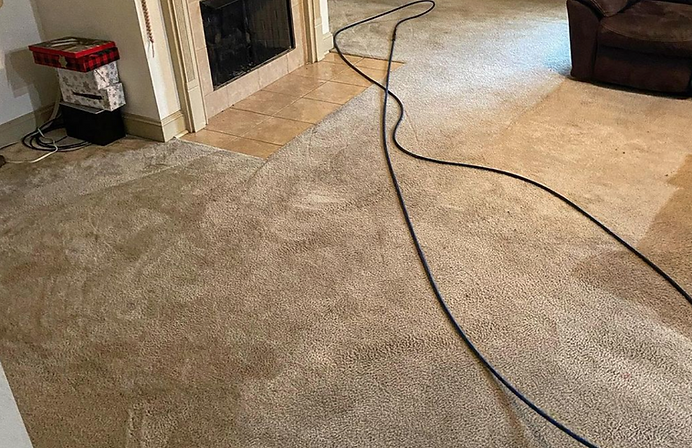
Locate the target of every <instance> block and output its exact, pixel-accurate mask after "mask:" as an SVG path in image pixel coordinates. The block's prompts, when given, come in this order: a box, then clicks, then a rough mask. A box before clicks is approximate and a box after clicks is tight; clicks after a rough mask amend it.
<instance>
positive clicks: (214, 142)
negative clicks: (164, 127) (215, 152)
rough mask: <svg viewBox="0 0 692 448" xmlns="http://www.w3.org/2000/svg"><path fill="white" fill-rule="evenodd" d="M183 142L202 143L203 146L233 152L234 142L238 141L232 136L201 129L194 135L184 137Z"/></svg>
mask: <svg viewBox="0 0 692 448" xmlns="http://www.w3.org/2000/svg"><path fill="white" fill-rule="evenodd" d="M183 140H188V141H191V142H196V143H202V144H204V145H209V146H213V147H215V148H221V149H228V150H231V151H233V150H234V148H235V142H236V141H237V140H238V137H236V136H234V135H228V134H224V133H222V132H215V131H210V130H207V129H202V130H201V131H199V132H195V133H194V134H186V135H184V136H183Z"/></svg>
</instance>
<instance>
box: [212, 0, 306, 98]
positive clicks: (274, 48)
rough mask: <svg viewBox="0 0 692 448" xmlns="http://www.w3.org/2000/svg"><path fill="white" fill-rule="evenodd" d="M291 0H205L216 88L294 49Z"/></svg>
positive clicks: (213, 77)
mask: <svg viewBox="0 0 692 448" xmlns="http://www.w3.org/2000/svg"><path fill="white" fill-rule="evenodd" d="M290 1H291V0H204V1H202V2H200V9H201V10H202V22H203V23H204V38H205V40H206V44H207V54H208V55H209V66H210V69H211V78H212V82H213V84H214V90H216V89H218V88H220V87H222V86H223V85H224V84H227V83H228V82H230V81H232V80H234V79H235V78H237V77H239V76H242V75H244V74H246V73H248V72H250V71H252V70H253V69H255V68H257V67H259V66H260V65H262V64H265V63H267V62H269V61H271V60H272V59H274V58H276V57H278V56H280V55H282V54H284V53H286V52H288V51H290V50H291V49H293V48H295V37H294V35H293V20H292V17H291V7H290Z"/></svg>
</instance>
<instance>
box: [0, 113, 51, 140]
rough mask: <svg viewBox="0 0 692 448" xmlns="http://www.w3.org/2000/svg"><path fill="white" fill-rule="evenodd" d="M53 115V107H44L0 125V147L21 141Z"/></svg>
mask: <svg viewBox="0 0 692 448" xmlns="http://www.w3.org/2000/svg"><path fill="white" fill-rule="evenodd" d="M52 113H53V105H50V106H44V107H42V108H40V109H37V110H35V111H33V112H29V113H28V114H25V115H22V116H21V117H18V118H15V119H14V120H10V121H8V122H7V123H3V124H0V147H2V146H5V145H7V144H9V143H13V142H16V141H19V140H20V139H21V138H22V137H24V136H25V135H26V134H28V133H29V132H31V131H33V130H35V129H36V128H37V127H39V126H40V125H42V124H43V123H45V122H46V121H48V119H49V118H50V116H51V114H52Z"/></svg>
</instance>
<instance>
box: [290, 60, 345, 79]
mask: <svg viewBox="0 0 692 448" xmlns="http://www.w3.org/2000/svg"><path fill="white" fill-rule="evenodd" d="M346 69H348V67H347V66H346V64H336V63H333V62H316V63H314V64H308V65H304V66H303V67H300V68H299V69H297V70H294V71H293V72H291V73H292V74H295V75H299V76H304V77H306V78H313V79H319V80H321V81H329V80H330V79H332V78H333V77H334V76H336V75H338V74H339V73H341V72H342V71H344V70H346Z"/></svg>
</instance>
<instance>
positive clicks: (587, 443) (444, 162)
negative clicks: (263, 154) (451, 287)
mask: <svg viewBox="0 0 692 448" xmlns="http://www.w3.org/2000/svg"><path fill="white" fill-rule="evenodd" d="M423 4H426V5H428V8H427V9H426V10H425V11H423V12H420V13H418V14H415V15H412V16H409V17H406V18H404V19H401V20H399V21H398V22H397V23H396V25H395V27H394V31H393V32H392V38H391V45H390V49H389V56H388V63H387V75H386V79H385V83H384V85H383V84H381V83H379V82H377V81H376V80H374V79H373V78H371V77H370V76H368V75H367V74H365V73H364V72H363V71H362V70H360V69H359V68H358V67H356V66H355V65H354V64H353V63H351V62H350V61H349V60H348V59H347V58H346V57H345V56H344V53H343V52H342V51H341V48H340V47H339V43H338V38H339V36H340V35H341V33H343V32H344V31H347V30H349V29H352V28H355V27H357V26H359V25H362V24H365V23H368V22H372V21H374V20H376V19H379V18H381V17H384V16H387V15H390V14H393V13H395V12H398V11H400V10H402V9H405V8H409V7H411V6H414V5H423ZM434 8H435V2H434V1H433V0H417V1H413V2H410V3H406V4H404V5H401V6H399V7H396V8H393V9H390V10H388V11H385V12H382V13H380V14H377V15H374V16H372V17H368V18H366V19H363V20H360V21H358V22H355V23H352V24H350V25H347V26H345V27H343V28H341V29H340V30H338V31H337V32H336V33H335V34H334V48H335V49H336V51H337V52H338V53H339V56H340V57H341V59H342V60H343V61H344V62H345V63H346V64H347V65H348V66H349V67H350V68H351V69H352V70H354V71H356V72H357V73H358V74H359V75H360V76H362V77H363V78H365V79H367V80H368V81H370V82H371V83H373V84H375V85H376V86H378V87H379V88H380V89H382V90H384V99H383V103H382V121H381V127H382V128H381V132H382V135H381V136H382V145H383V147H384V152H385V156H386V160H387V167H388V169H389V174H390V177H391V179H392V183H393V185H394V189H395V190H396V194H397V198H398V200H399V205H400V206H401V211H402V213H403V215H404V219H405V220H406V226H407V227H408V230H409V233H410V235H411V239H412V240H413V243H414V246H415V248H416V252H417V253H418V258H419V259H420V262H421V264H422V265H423V269H424V270H425V274H426V276H427V278H428V281H429V283H430V286H431V288H432V290H433V292H434V293H435V297H436V298H437V300H438V302H439V303H440V306H441V307H442V309H443V311H444V313H445V314H446V316H447V318H448V319H449V321H450V322H451V323H452V325H453V326H454V328H455V330H456V332H457V334H458V335H459V336H460V337H461V339H462V340H463V341H464V343H465V344H466V346H467V347H468V348H469V349H470V350H471V352H472V353H473V354H474V356H475V357H476V358H477V359H478V360H479V361H480V363H481V364H482V365H483V366H484V367H485V368H486V369H487V370H488V371H489V372H490V373H491V374H492V375H493V377H495V379H497V380H498V381H499V382H500V383H502V385H504V386H505V387H506V388H507V389H508V390H509V391H510V392H511V393H512V394H513V395H514V396H515V397H517V398H518V399H519V400H521V401H522V402H523V403H524V404H526V405H527V406H528V407H529V408H530V409H531V410H533V411H534V412H535V413H537V414H538V415H540V416H541V417H543V418H544V419H545V420H546V421H547V422H548V423H550V424H551V425H553V426H555V427H556V428H557V429H559V430H560V431H562V432H564V433H565V434H567V435H568V436H569V437H571V438H572V439H574V440H575V441H577V442H579V443H580V444H582V445H584V446H586V447H589V448H598V446H597V445H595V444H594V443H592V442H590V441H588V440H587V439H586V438H585V437H583V436H580V435H579V434H577V433H575V432H574V431H572V430H571V429H569V428H568V427H567V426H565V425H564V424H562V423H561V422H559V421H558V420H556V419H555V418H553V417H551V416H550V415H549V414H548V413H547V412H546V411H544V410H543V409H541V408H540V407H538V406H537V405H536V404H534V403H533V402H532V401H531V400H529V399H528V398H527V397H526V396H525V395H524V394H523V393H522V392H521V391H519V390H518V389H517V388H516V387H515V386H513V385H512V384H511V383H510V382H509V381H508V380H507V379H506V378H505V377H504V376H502V374H500V372H498V370H497V369H496V368H495V367H494V366H493V364H492V363H491V362H490V361H488V359H486V357H485V356H484V355H483V354H482V353H481V352H480V350H479V349H478V348H477V347H476V346H475V344H474V343H473V342H472V341H471V339H470V338H469V336H468V335H467V334H466V332H465V331H464V330H463V328H462V327H461V325H460V324H459V322H458V321H457V320H456V318H455V317H454V315H453V314H452V312H451V310H450V308H449V306H448V304H447V301H446V300H445V298H444V296H443V295H442V292H441V291H440V288H439V287H438V285H437V282H436V280H435V277H434V275H433V273H432V269H431V268H430V265H429V263H428V259H427V257H426V255H425V252H424V251H423V248H422V246H421V243H420V241H419V238H418V235H417V234H416V230H415V228H414V225H413V222H412V220H411V216H410V214H409V211H408V207H407V205H406V200H405V198H404V195H403V192H402V189H401V185H400V184H399V179H398V177H397V175H396V171H395V170H394V166H393V163H392V158H391V152H390V147H389V135H388V129H387V127H388V125H387V112H388V106H389V98H390V97H391V98H393V99H394V101H396V103H397V105H398V106H399V117H398V119H397V121H396V124H395V126H394V129H393V131H392V134H391V137H392V141H393V142H394V145H395V146H396V147H397V149H399V150H400V151H402V152H403V153H404V154H406V155H408V156H410V157H413V158H415V159H418V160H423V161H426V162H431V163H436V164H441V165H451V166H459V167H463V168H470V169H475V170H482V171H489V172H492V173H496V174H500V175H503V176H509V177H511V178H514V179H518V180H520V181H522V182H526V183H529V184H531V185H533V186H535V187H538V188H540V189H541V190H543V191H546V192H548V193H550V194H551V195H553V196H554V197H556V198H558V199H560V200H561V201H562V202H564V203H566V204H567V205H569V206H570V207H572V208H573V209H575V210H576V211H578V212H579V213H580V214H582V215H583V216H585V217H587V218H588V219H589V220H590V221H591V222H593V223H594V224H596V225H597V226H598V227H600V228H601V229H602V230H603V231H605V232H606V233H607V234H608V235H610V236H611V237H613V238H614V239H615V240H616V241H618V242H619V243H620V244H622V245H623V246H624V247H625V248H627V249H628V250H629V251H630V252H632V253H633V254H635V255H636V256H637V257H638V258H639V259H640V260H642V261H643V262H644V263H646V264H647V265H648V266H649V267H651V268H652V269H653V270H654V271H655V272H656V273H657V274H658V275H660V276H661V277H662V278H663V279H664V280H666V282H668V283H669V284H670V285H671V286H672V287H673V288H675V290H676V291H678V292H679V293H680V295H682V296H683V297H684V298H685V299H686V300H687V301H688V302H689V303H690V304H692V297H691V296H690V294H689V293H688V292H687V291H685V289H684V288H683V287H682V286H680V285H679V284H678V283H677V282H676V281H675V280H674V279H673V278H672V277H671V276H670V275H668V274H667V273H666V272H665V271H663V269H661V268H660V267H659V266H658V265H656V263H654V262H653V261H651V260H650V259H649V258H648V257H646V255H644V254H643V253H641V252H640V251H639V250H637V249H636V248H635V247H634V246H632V245H631V244H630V243H628V242H627V241H625V240H624V239H623V238H622V237H620V236H619V235H618V234H617V233H615V232H614V231H613V230H611V229H610V228H609V227H608V226H606V225H605V224H603V223H602V222H601V221H599V220H598V219H597V218H596V217H594V216H593V215H591V214H590V213H589V212H587V211H586V210H584V209H583V208H582V207H580V206H579V205H577V204H576V203H575V202H573V201H572V200H570V199H569V198H567V197H566V196H564V195H562V194H561V193H559V192H557V191H555V190H553V189H552V188H550V187H548V186H546V185H543V184H542V183H540V182H538V181H536V180H533V179H530V178H528V177H526V176H522V175H521V174H516V173H513V172H511V171H506V170H502V169H499V168H493V167H489V166H484V165H476V164H471V163H464V162H455V161H448V160H441V159H436V158H433V157H428V156H424V155H421V154H417V153H415V152H412V151H410V150H408V149H407V148H405V147H404V146H403V145H402V144H401V143H400V142H399V140H398V138H397V135H398V131H399V127H400V126H401V123H402V122H403V120H404V114H405V108H404V103H403V101H402V100H401V99H400V98H399V97H398V96H397V95H395V94H394V93H393V92H391V91H390V88H389V87H390V79H391V73H392V61H393V59H394V48H395V44H396V37H397V30H398V29H399V26H400V25H402V24H403V23H405V22H408V21H409V20H413V19H416V18H418V17H422V16H424V15H426V14H428V13H429V12H430V11H432V10H433V9H434Z"/></svg>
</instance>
